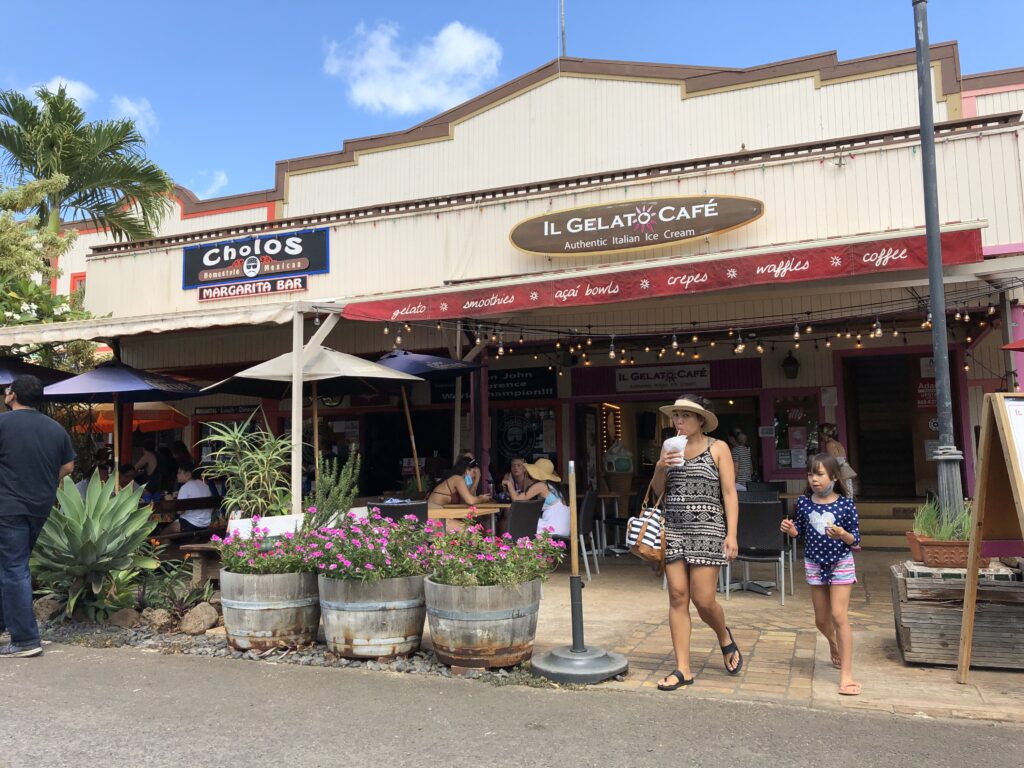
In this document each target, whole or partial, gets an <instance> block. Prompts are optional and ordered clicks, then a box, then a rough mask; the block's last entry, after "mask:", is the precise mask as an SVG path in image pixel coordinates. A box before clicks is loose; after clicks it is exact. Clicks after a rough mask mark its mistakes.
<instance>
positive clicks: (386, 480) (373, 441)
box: [359, 409, 452, 496]
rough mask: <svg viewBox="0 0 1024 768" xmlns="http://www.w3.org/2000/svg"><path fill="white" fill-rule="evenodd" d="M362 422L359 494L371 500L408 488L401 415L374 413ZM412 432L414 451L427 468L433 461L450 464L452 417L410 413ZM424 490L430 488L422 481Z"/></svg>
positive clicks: (408, 454)
mask: <svg viewBox="0 0 1024 768" xmlns="http://www.w3.org/2000/svg"><path fill="white" fill-rule="evenodd" d="M363 418H364V422H363V425H364V435H365V438H364V443H363V445H364V451H365V452H364V454H363V466H362V476H361V478H360V481H359V493H360V495H362V496H371V495H375V494H378V493H383V492H385V491H397V490H401V489H403V488H404V487H406V486H408V485H409V476H408V475H406V476H403V474H402V472H403V465H402V460H403V459H405V458H411V457H412V447H411V445H410V443H409V430H408V427H407V426H406V423H405V414H402V413H374V414H367V415H366V416H364V417H363ZM412 425H413V431H414V432H415V434H416V450H417V452H418V453H419V457H420V459H421V460H426V463H427V465H428V467H429V465H431V463H432V461H431V460H432V459H433V458H434V457H438V458H439V459H441V460H443V463H445V464H446V465H449V466H450V464H451V457H450V456H449V455H448V454H450V453H451V447H452V413H451V411H450V410H449V409H443V410H436V411H419V412H417V411H415V410H414V411H413V412H412ZM410 467H411V465H410ZM423 482H424V490H428V488H427V486H428V485H429V484H430V480H429V479H428V478H424V481H423Z"/></svg>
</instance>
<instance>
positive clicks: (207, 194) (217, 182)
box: [198, 171, 228, 200]
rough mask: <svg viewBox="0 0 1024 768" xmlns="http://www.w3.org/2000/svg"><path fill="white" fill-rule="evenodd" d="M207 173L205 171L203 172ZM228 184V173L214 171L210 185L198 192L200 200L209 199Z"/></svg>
mask: <svg viewBox="0 0 1024 768" xmlns="http://www.w3.org/2000/svg"><path fill="white" fill-rule="evenodd" d="M203 175H205V171H204V173H203ZM227 185H228V175H227V174H226V173H225V172H224V171H214V172H213V179H211V180H210V184H209V186H207V187H206V189H203V190H201V191H199V192H198V195H199V199H200V200H209V199H210V198H211V197H214V196H215V195H216V194H217V193H218V192H220V191H221V190H222V189H224V187H226V186H227Z"/></svg>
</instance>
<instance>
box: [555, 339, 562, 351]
mask: <svg viewBox="0 0 1024 768" xmlns="http://www.w3.org/2000/svg"><path fill="white" fill-rule="evenodd" d="M561 348H562V342H561V341H559V340H557V339H556V340H555V349H561Z"/></svg>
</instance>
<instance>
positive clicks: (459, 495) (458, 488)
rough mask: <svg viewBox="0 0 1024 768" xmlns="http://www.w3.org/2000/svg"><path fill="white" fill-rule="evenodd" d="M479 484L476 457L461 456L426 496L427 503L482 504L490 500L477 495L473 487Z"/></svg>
mask: <svg viewBox="0 0 1024 768" xmlns="http://www.w3.org/2000/svg"><path fill="white" fill-rule="evenodd" d="M479 484H480V464H479V463H478V462H477V460H476V459H467V458H466V457H465V456H463V457H462V458H461V459H459V460H458V461H457V462H455V466H454V467H452V468H451V471H450V472H449V473H448V477H446V478H445V479H444V480H442V481H441V482H440V483H438V484H437V485H436V486H435V487H434V490H432V491H431V492H430V495H429V496H428V497H427V504H429V505H430V506H433V507H443V506H445V505H446V504H467V505H470V506H472V505H474V504H484V503H486V502H488V501H490V500H491V497H490V496H487V495H482V496H478V495H475V494H474V493H473V490H472V489H473V488H474V487H476V486H478V485H479Z"/></svg>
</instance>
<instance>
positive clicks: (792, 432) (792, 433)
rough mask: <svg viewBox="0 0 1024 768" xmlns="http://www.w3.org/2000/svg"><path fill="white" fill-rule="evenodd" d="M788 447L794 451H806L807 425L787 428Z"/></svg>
mask: <svg viewBox="0 0 1024 768" xmlns="http://www.w3.org/2000/svg"><path fill="white" fill-rule="evenodd" d="M789 447H790V448H792V449H793V451H794V452H796V451H804V452H806V451H807V427H797V426H791V427H790V428H789ZM793 466H796V465H795V464H794V465H793Z"/></svg>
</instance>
